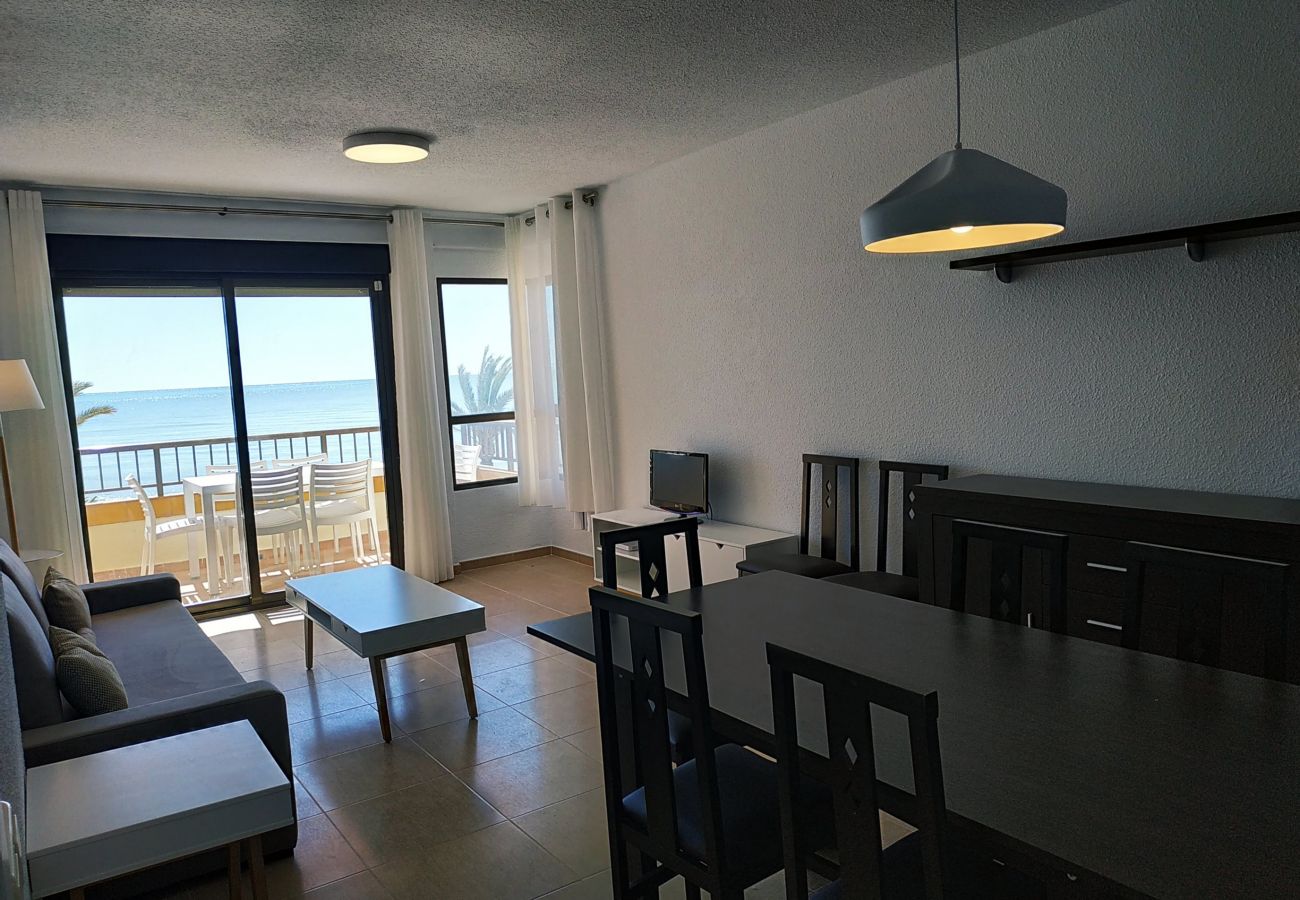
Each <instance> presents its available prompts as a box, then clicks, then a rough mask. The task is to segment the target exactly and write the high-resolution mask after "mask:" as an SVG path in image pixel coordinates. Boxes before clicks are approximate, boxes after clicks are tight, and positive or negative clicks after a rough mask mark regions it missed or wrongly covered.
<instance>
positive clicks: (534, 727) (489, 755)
mask: <svg viewBox="0 0 1300 900" xmlns="http://www.w3.org/2000/svg"><path fill="white" fill-rule="evenodd" d="M411 740H413V741H415V742H416V743H417V744H419V745H420V746H421V747H423V748H424V749H425V751H427V752H428V753H429V754H430V755H432V756H433V758H434V759H436V760H438V762H440V763H442V764H443V765H444V766H446V767H447V768H449V769H451V770H453V771H455V770H458V769H465V768H468V767H470V766H476V765H478V764H479V763H485V762H487V761H489V760H493V759H498V758H500V757H502V756H509V755H510V754H511V753H518V752H519V751H520V750H527V749H528V748H529V747H536V746H537V745H538V744H544V743H546V742H547V741H552V740H555V735H554V734H552V733H551V732H549V731H547V730H546V729H545V728H543V727H542V726H541V725H538V724H537V723H536V722H534V721H533V720H532V719H530V718H528V717H527V716H525V715H523V714H522V713H519V712H516V711H515V710H513V709H511V708H510V707H502V708H501V709H494V710H492V711H491V712H484V713H480V714H479V717H478V718H477V719H457V720H456V721H454V722H447V723H446V724H444V725H438V726H437V727H435V728H429V729H426V730H424V731H417V732H415V733H414V734H412V735H411Z"/></svg>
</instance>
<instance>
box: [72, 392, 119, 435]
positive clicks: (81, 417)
mask: <svg viewBox="0 0 1300 900" xmlns="http://www.w3.org/2000/svg"><path fill="white" fill-rule="evenodd" d="M94 386H95V383H94V382H93V381H74V382H72V396H73V397H80V396H81V395H82V394H83V393H85V392H86V391H88V390H90V389H91V388H92V387H94ZM115 412H117V407H116V406H109V405H108V404H107V403H101V404H99V405H98V406H87V407H86V408H85V409H83V410H82V411H81V412H79V413H77V427H78V428H80V427H81V426H82V425H85V424H86V423H87V422H89V421H90V420H91V419H94V418H96V417H97V416H111V415H112V414H113V413H115Z"/></svg>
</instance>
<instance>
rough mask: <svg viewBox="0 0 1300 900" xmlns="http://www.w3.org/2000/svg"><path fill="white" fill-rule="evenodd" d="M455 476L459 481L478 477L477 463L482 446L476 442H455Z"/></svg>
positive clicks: (472, 479)
mask: <svg viewBox="0 0 1300 900" xmlns="http://www.w3.org/2000/svg"><path fill="white" fill-rule="evenodd" d="M453 449H454V450H455V455H456V458H455V460H454V462H455V466H456V477H457V478H458V479H459V480H461V481H474V480H475V479H477V478H478V464H479V459H480V457H481V455H482V452H483V448H482V447H480V446H478V445H477V444H456V445H455V446H454V447H453Z"/></svg>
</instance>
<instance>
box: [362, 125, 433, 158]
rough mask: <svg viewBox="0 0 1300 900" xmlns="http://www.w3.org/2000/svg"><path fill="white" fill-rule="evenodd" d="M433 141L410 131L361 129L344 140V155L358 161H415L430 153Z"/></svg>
mask: <svg viewBox="0 0 1300 900" xmlns="http://www.w3.org/2000/svg"><path fill="white" fill-rule="evenodd" d="M431 143H432V141H431V140H430V139H429V138H427V137H425V136H424V135H422V134H415V133H413V132H408V131H361V132H358V133H357V134H353V135H349V136H348V138H347V140H345V141H344V142H343V155H344V156H346V157H347V158H348V159H355V160H356V161H357V162H368V163H404V162H415V161H417V160H421V159H424V158H425V157H426V156H428V155H429V145H430V144H431Z"/></svg>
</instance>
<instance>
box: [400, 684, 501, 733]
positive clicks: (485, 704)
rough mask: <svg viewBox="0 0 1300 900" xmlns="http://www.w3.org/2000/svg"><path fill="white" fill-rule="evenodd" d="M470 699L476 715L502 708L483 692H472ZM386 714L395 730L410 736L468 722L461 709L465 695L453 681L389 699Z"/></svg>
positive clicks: (494, 698) (467, 713)
mask: <svg viewBox="0 0 1300 900" xmlns="http://www.w3.org/2000/svg"><path fill="white" fill-rule="evenodd" d="M474 697H475V702H476V703H477V705H478V711H479V713H480V714H482V713H485V712H490V711H491V710H494V709H500V708H501V707H502V706H504V705H505V704H504V703H502V702H501V701H500V700H498V699H497V698H496V697H495V696H493V694H492V693H491V692H490V691H487V690H475V692H474ZM388 714H389V717H390V718H391V719H392V721H393V723H394V724H396V725H397V726H398V727H399V728H401V729H402V730H403V731H406V732H412V731H420V730H422V729H425V728H432V727H433V726H435V725H441V724H443V723H444V722H454V721H455V720H456V719H465V718H468V717H469V710H468V709H466V708H465V692H464V690H463V689H462V687H461V683H460V682H459V681H453V682H451V683H450V684H440V685H438V686H437V687H431V688H426V689H425V690H423V691H416V692H415V693H413V694H403V695H402V696H400V697H393V698H392V699H391V700H390V701H389V703H388Z"/></svg>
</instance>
